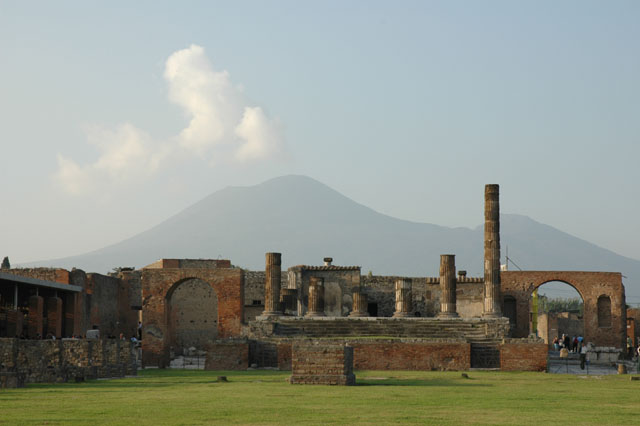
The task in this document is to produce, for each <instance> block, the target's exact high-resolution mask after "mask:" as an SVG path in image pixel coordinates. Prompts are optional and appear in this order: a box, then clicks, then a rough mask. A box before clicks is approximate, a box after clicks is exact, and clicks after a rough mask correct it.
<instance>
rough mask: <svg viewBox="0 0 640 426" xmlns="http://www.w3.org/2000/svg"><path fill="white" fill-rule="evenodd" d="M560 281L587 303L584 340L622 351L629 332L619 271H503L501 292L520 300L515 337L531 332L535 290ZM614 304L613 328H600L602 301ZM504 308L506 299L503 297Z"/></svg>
mask: <svg viewBox="0 0 640 426" xmlns="http://www.w3.org/2000/svg"><path fill="white" fill-rule="evenodd" d="M551 281H560V282H563V283H566V284H569V285H570V286H571V287H573V288H574V289H575V290H576V291H577V292H578V294H580V297H581V298H582V301H583V302H584V315H583V319H584V337H585V339H586V341H587V342H592V343H594V344H595V345H596V346H614V347H617V348H622V347H623V345H624V336H625V333H626V309H625V295H624V286H623V285H622V275H621V274H620V273H617V272H586V271H503V272H501V293H502V294H503V295H510V296H513V297H514V298H515V299H516V310H517V314H516V317H517V318H516V327H515V329H513V333H512V335H513V337H527V336H528V333H529V318H528V316H529V301H530V297H531V294H532V293H533V290H535V289H536V288H538V287H540V286H541V285H543V284H545V283H548V282H551ZM602 295H604V296H607V297H609V300H610V301H611V327H610V328H600V327H598V315H597V314H598V298H599V297H600V296H602ZM503 305H504V296H503Z"/></svg>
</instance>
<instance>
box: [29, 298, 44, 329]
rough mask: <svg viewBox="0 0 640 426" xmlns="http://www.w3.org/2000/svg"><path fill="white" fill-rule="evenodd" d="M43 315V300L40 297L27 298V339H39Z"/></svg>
mask: <svg viewBox="0 0 640 426" xmlns="http://www.w3.org/2000/svg"><path fill="white" fill-rule="evenodd" d="M43 314H44V299H43V298H42V296H31V297H29V317H28V328H27V330H28V332H29V339H41V338H42V327H43V324H44V321H43Z"/></svg>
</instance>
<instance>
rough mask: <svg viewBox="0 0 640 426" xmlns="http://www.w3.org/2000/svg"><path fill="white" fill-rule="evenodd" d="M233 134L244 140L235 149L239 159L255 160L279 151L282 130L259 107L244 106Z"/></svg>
mask: <svg viewBox="0 0 640 426" xmlns="http://www.w3.org/2000/svg"><path fill="white" fill-rule="evenodd" d="M235 134H236V135H237V136H238V137H239V138H240V139H242V140H243V141H245V142H244V143H243V144H242V145H241V146H240V147H239V148H238V150H237V151H236V157H237V158H238V159H239V160H241V161H248V160H256V159H260V158H265V157H268V156H269V155H272V154H277V153H279V152H280V149H281V145H282V132H281V128H280V126H279V125H278V123H275V122H273V121H271V120H269V119H268V118H267V116H265V114H264V112H263V111H262V108H260V107H246V108H245V109H244V114H243V116H242V121H240V124H238V125H237V126H236V128H235Z"/></svg>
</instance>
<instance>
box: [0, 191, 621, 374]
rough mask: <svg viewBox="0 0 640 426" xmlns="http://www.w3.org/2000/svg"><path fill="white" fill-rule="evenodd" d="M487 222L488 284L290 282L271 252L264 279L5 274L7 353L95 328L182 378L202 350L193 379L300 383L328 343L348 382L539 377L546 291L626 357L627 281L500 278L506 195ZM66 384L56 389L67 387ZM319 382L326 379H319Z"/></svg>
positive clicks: (0, 364)
mask: <svg viewBox="0 0 640 426" xmlns="http://www.w3.org/2000/svg"><path fill="white" fill-rule="evenodd" d="M484 213H485V225H484V231H485V232H484V276H483V277H468V276H467V275H466V272H465V271H458V272H457V274H456V264H455V255H454V254H443V255H441V257H440V273H439V276H438V277H385V276H371V275H362V274H361V270H360V267H359V266H338V265H334V264H333V259H332V258H325V259H324V264H323V265H320V266H313V265H297V266H293V267H290V268H289V269H288V270H287V271H286V273H283V271H282V255H281V254H280V253H267V254H266V258H265V271H264V272H261V271H247V270H243V269H240V268H235V267H233V266H232V265H231V262H230V261H229V260H219V259H218V260H208V259H161V260H159V261H157V262H155V263H153V264H151V265H148V266H146V267H144V268H142V269H141V270H134V269H133V268H120V269H118V270H117V271H116V272H114V273H113V274H110V275H109V276H104V275H100V274H86V273H84V272H83V271H81V270H75V269H74V270H73V271H66V270H63V269H47V268H36V269H2V271H0V347H9V346H11V345H12V344H13V343H11V342H13V341H16V338H17V337H22V338H28V339H32V340H33V339H35V340H36V341H37V339H39V338H43V337H45V336H51V337H56V338H65V337H66V338H71V337H79V336H80V337H81V336H84V335H85V334H86V331H87V330H90V329H97V330H100V336H101V339H103V340H104V339H106V340H107V341H108V340H109V337H112V338H113V337H116V336H118V335H120V334H121V333H122V334H123V335H124V336H125V337H126V338H127V339H129V338H130V337H132V336H135V337H138V338H142V360H141V365H142V366H143V367H160V368H164V367H169V366H171V365H172V364H171V362H172V361H176V360H177V359H178V358H180V357H182V358H181V359H182V362H183V364H182V365H183V367H184V365H185V363H186V360H187V359H188V358H189V357H190V356H191V355H192V354H193V353H196V354H198V356H200V354H204V355H203V357H204V358H205V359H204V362H202V363H201V362H200V360H199V361H198V367H199V368H207V369H246V368H248V367H250V366H253V367H259V368H264V367H266V368H279V369H282V370H292V369H294V376H296V377H298V378H297V379H295V380H292V381H293V382H300V380H302V379H299V377H302V376H304V374H303V373H299V372H300V371H303V370H297V371H298V372H296V368H297V367H296V366H300V368H303V367H302V366H303V365H304V362H303V360H305V359H317V360H318V361H317V365H318V368H320V367H319V366H320V365H322V363H321V362H320V361H319V360H320V358H318V357H315V355H314V357H315V358H314V357H305V356H302V355H301V354H302V353H305V351H307V352H308V353H311V352H309V351H310V349H305V348H306V347H307V346H309V345H311V346H310V347H311V348H316V349H317V348H318V347H323V345H325V346H327V345H328V343H327V342H329V341H330V342H331V344H332V345H337V346H338V347H340V348H343V349H344V348H349V349H344V353H343V352H340V351H342V349H340V350H337V352H336V351H333V350H332V351H329V350H328V349H327V351H326V352H323V353H324V354H326V355H327V356H329V355H328V354H334V355H335V354H337V353H340V354H342V355H339V357H342V358H340V359H338V358H336V359H334V360H333V361H329V360H325V361H326V365H327V366H329V365H333V366H335V365H334V364H331V362H334V361H335V362H337V363H338V364H340V365H342V366H343V367H344V368H345V370H344V371H345V373H344V375H345V377H350V376H349V374H350V373H347V372H346V371H347V370H348V365H346V364H345V365H343V362H346V361H345V360H349V359H350V360H351V362H352V366H353V368H355V369H375V370H467V369H469V368H496V369H497V368H499V369H503V370H534V371H541V370H545V368H546V362H547V361H546V360H547V351H548V347H547V345H546V344H545V343H544V342H542V341H541V340H539V339H536V338H530V336H529V311H530V307H529V299H530V296H531V293H532V292H533V291H534V290H535V289H536V288H538V287H539V286H540V285H542V284H544V283H546V282H549V281H563V282H566V283H568V284H570V285H572V286H573V287H575V288H576V289H577V290H578V292H579V293H580V294H581V296H582V298H583V300H584V307H585V311H584V336H585V339H586V340H587V341H590V342H593V344H594V345H596V346H599V347H614V348H623V347H624V339H625V332H626V311H625V309H624V308H625V297H624V286H623V285H622V277H621V274H619V273H613V272H582V271H501V270H500V223H499V222H500V212H499V188H498V185H487V186H486V187H485V209H484ZM139 320H141V321H142V327H141V328H140V329H138V321H139ZM310 339H311V342H310ZM314 339H315V340H317V341H318V342H322V343H318V342H314ZM7 342H9V343H7ZM62 344H64V341H63V343H62ZM3 345H4V346H3ZM305 345H307V346H305ZM12 347H13V346H12ZM328 347H329V346H327V348H328ZM332 347H333V346H332ZM63 352H64V351H63ZM347 352H349V353H350V354H347ZM42 353H43V354H45V353H46V351H45V350H44V349H43V352H42ZM12 354H13V352H12ZM12 354H9V353H8V352H6V351H5V352H0V373H2V374H3V376H2V377H4V379H2V380H3V383H8V382H12V383H13V382H14V381H15V380H13V379H8V377H9V376H11V374H9V373H12V372H15V371H16V368H15V367H8V366H13V365H14V364H15V362H14V361H15V360H16V359H17V358H16V357H15V356H14V355H12ZM46 356H48V355H46ZM318 356H319V355H318ZM331 356H333V355H331ZM336 356H337V355H336ZM325 361H322V362H325ZM65 362H66V361H64V360H63V361H61V362H60V365H66V364H65ZM314 362H316V361H314ZM18 363H19V361H18ZM174 365H176V363H175V362H174ZM336 365H337V364H336ZM200 366H202V367H200ZM304 368H307V367H304ZM327 368H329V367H327ZM331 368H333V367H331ZM62 370H64V368H62ZM62 370H61V371H62ZM306 371H311V370H310V369H307V370H306ZM314 371H315V370H314ZM65 374H66V373H64V374H63V373H61V374H60V376H59V377H62V378H63V379H60V380H64V377H67V378H68V377H71V376H69V375H68V374H66V375H65ZM314 374H315V375H320V376H322V374H321V371H320V370H318V371H315V372H314ZM30 380H31V381H49V380H51V379H50V378H46V377H40V378H35V377H32V378H31V379H30ZM56 380H58V379H56ZM305 380H306V379H305ZM332 380H333V379H332ZM349 380H351V379H344V380H343V379H340V380H338V381H344V382H345V383H346V382H348V381H349ZM306 381H307V382H313V380H312V379H309V380H306ZM336 383H337V382H336Z"/></svg>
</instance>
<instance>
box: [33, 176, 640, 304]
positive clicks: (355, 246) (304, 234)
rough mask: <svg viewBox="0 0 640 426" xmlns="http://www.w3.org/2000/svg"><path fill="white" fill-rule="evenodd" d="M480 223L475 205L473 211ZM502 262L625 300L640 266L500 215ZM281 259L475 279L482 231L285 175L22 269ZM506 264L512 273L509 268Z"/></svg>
mask: <svg viewBox="0 0 640 426" xmlns="http://www.w3.org/2000/svg"><path fill="white" fill-rule="evenodd" d="M475 209H476V210H477V211H478V219H479V220H480V221H481V220H482V219H483V216H482V212H483V206H481V205H479V206H476V207H475ZM501 231H502V234H501V241H502V247H503V250H502V254H503V259H504V256H505V249H506V247H508V248H509V257H510V258H513V259H514V260H515V262H516V263H517V264H518V265H519V266H520V267H522V268H523V269H539V270H545V269H551V270H552V269H559V270H590V271H618V272H622V273H623V275H625V276H626V277H627V278H625V279H624V282H625V286H626V288H627V295H628V296H629V295H631V294H633V295H635V296H640V285H639V284H638V282H639V281H640V261H637V260H634V259H630V258H626V257H623V256H620V255H618V254H616V253H613V252H611V251H609V250H606V249H603V248H601V247H598V246H596V245H594V244H591V243H589V242H587V241H584V240H581V239H579V238H576V237H573V236H571V235H569V234H566V233H564V232H562V231H560V230H558V229H555V228H553V227H551V226H547V225H544V224H541V223H538V222H536V221H534V220H532V219H530V218H528V217H526V216H520V215H513V214H503V215H501ZM268 251H277V252H281V253H282V257H283V267H288V266H292V265H297V264H312V265H315V264H320V263H321V262H322V258H323V257H326V256H331V257H333V258H334V259H335V264H339V265H361V266H362V271H363V273H367V272H368V271H372V272H373V273H374V274H377V275H405V276H437V274H438V265H439V259H440V257H439V256H440V254H443V253H453V254H455V255H456V266H457V269H458V270H461V269H466V270H467V271H468V274H469V275H471V276H481V275H482V273H483V272H482V271H483V228H482V225H480V226H478V227H476V228H474V229H469V228H448V227H443V226H438V225H433V224H428V223H416V222H410V221H406V220H400V219H396V218H393V217H390V216H387V215H384V214H381V213H378V212H376V211H374V210H372V209H370V208H368V207H366V206H363V205H361V204H358V203H356V202H354V201H353V200H351V199H349V198H347V197H345V196H343V195H341V194H340V193H338V192H336V191H334V190H333V189H331V188H329V187H328V186H326V185H324V184H322V183H320V182H318V181H316V180H313V179H311V178H309V177H305V176H283V177H278V178H275V179H271V180H269V181H266V182H264V183H262V184H259V185H255V186H251V187H228V188H225V189H223V190H220V191H217V192H215V193H213V194H211V195H209V196H208V197H206V198H204V199H203V200H201V201H199V202H198V203H196V204H194V205H192V206H191V207H188V208H187V209H185V210H183V211H182V212H180V213H178V214H177V215H175V216H173V217H171V218H169V219H167V220H166V221H164V222H162V223H160V224H159V225H157V226H155V227H153V228H151V229H149V230H147V231H144V232H142V233H140V234H138V235H136V236H134V237H131V238H129V239H126V240H124V241H122V242H120V243H117V244H114V245H111V246H108V247H105V248H101V249H99V250H96V251H93V252H90V253H87V254H83V255H79V256H73V257H67V258H63V259H55V260H50V261H43V262H33V263H30V264H29V265H25V266H36V265H37V266H60V267H65V268H71V267H74V266H75V267H78V268H82V269H84V270H86V271H97V272H107V271H110V270H111V269H112V268H113V267H115V266H136V267H142V266H145V265H147V264H149V263H151V262H153V261H155V260H157V259H160V258H218V257H221V258H225V259H231V261H232V263H233V264H235V265H238V266H242V267H245V268H249V269H257V270H260V269H264V253H265V252H268ZM511 266H512V265H510V267H511Z"/></svg>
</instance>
